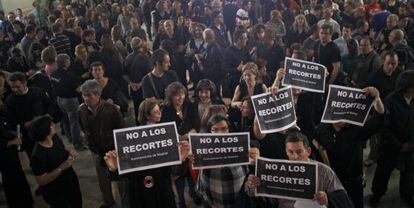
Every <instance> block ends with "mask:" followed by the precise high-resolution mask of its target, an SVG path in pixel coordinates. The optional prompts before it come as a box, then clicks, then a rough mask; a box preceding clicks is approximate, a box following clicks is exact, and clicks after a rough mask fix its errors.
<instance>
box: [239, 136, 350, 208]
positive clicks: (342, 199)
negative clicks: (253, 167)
mask: <svg viewBox="0 0 414 208" xmlns="http://www.w3.org/2000/svg"><path fill="white" fill-rule="evenodd" d="M285 146H286V148H285V151H286V155H287V157H288V158H289V160H294V161H309V162H315V163H317V167H318V172H317V174H318V191H317V192H316V193H315V195H314V200H315V201H316V202H317V203H318V204H320V205H321V206H325V207H352V204H351V202H350V200H349V197H348V195H347V193H346V191H345V189H344V187H343V186H342V184H341V182H340V181H339V179H338V177H337V176H336V174H335V172H334V171H333V170H332V169H331V168H330V167H328V166H327V165H325V164H323V163H320V162H317V161H313V160H311V159H310V158H309V156H310V155H311V148H310V146H309V141H308V139H307V137H306V136H305V135H304V134H302V133H301V132H299V131H297V130H290V131H289V133H288V134H287V137H286V140H285ZM246 185H247V189H246V190H247V192H248V193H249V195H253V191H254V189H256V188H257V187H258V186H260V178H259V177H257V176H255V175H249V177H248V179H247V182H246ZM269 200H271V201H272V200H273V201H275V199H269ZM274 203H275V202H274ZM295 203H296V201H295V200H287V199H278V204H279V206H278V207H282V208H288V207H296V206H297V205H296V206H295Z"/></svg>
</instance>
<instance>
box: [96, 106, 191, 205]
mask: <svg viewBox="0 0 414 208" xmlns="http://www.w3.org/2000/svg"><path fill="white" fill-rule="evenodd" d="M160 120H161V109H160V106H159V104H158V103H157V101H155V100H144V101H142V103H141V105H140V106H139V112H138V121H139V123H141V124H143V125H149V124H156V123H159V122H160ZM179 144H180V150H181V151H180V153H181V155H180V158H181V160H185V159H186V156H187V154H188V151H189V147H188V142H187V141H181V142H180V143H179ZM117 157H118V155H117V153H116V151H115V150H113V151H110V152H107V153H106V155H105V157H104V159H105V163H106V165H107V166H108V168H109V170H110V172H111V174H112V175H115V176H114V177H120V176H116V172H115V171H117V169H118V165H117ZM171 170H172V167H161V168H155V169H149V170H143V171H137V172H133V173H128V174H126V177H127V178H128V182H129V183H128V189H129V195H130V196H129V200H130V201H129V206H130V208H139V207H153V208H164V207H176V204H175V200H174V192H173V188H172V184H171V173H172V171H171ZM143 181H149V182H144V183H143Z"/></svg>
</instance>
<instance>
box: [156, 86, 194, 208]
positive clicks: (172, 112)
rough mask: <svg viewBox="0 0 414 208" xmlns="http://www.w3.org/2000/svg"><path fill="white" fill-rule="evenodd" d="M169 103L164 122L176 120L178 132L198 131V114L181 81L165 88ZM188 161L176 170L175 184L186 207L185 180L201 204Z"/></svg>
mask: <svg viewBox="0 0 414 208" xmlns="http://www.w3.org/2000/svg"><path fill="white" fill-rule="evenodd" d="M165 97H166V100H167V104H166V105H165V106H164V107H163V109H162V115H163V116H162V119H161V120H162V122H169V121H175V123H176V125H177V130H178V134H179V135H181V136H184V135H187V134H188V133H190V132H196V128H197V123H198V115H197V111H196V108H195V107H194V104H193V103H192V102H191V101H190V100H189V99H188V97H187V89H186V88H185V87H184V85H183V84H181V83H180V82H173V83H171V84H170V85H168V87H167V88H166V89H165ZM188 167H189V166H188V162H184V163H183V164H182V165H181V166H180V167H179V168H177V169H176V170H175V171H174V175H175V176H177V177H176V179H175V185H176V187H177V192H178V198H179V201H178V204H179V206H180V207H185V198H184V188H185V181H187V182H188V186H189V189H190V190H189V193H190V196H191V198H193V200H194V202H196V203H198V204H200V203H201V200H200V198H199V197H198V196H197V194H196V192H195V190H194V185H195V184H194V181H193V179H192V178H191V175H190V171H189V169H188Z"/></svg>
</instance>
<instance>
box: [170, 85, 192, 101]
mask: <svg viewBox="0 0 414 208" xmlns="http://www.w3.org/2000/svg"><path fill="white" fill-rule="evenodd" d="M180 93H184V94H185V96H186V99H187V93H188V92H187V89H186V88H185V87H184V85H183V84H181V82H178V81H175V82H173V83H171V84H169V85H168V86H167V88H165V98H166V99H167V101H168V102H171V99H172V97H174V96H177V95H179V94H180Z"/></svg>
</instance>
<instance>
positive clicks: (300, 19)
mask: <svg viewBox="0 0 414 208" xmlns="http://www.w3.org/2000/svg"><path fill="white" fill-rule="evenodd" d="M297 22H298V25H304V24H305V18H304V17H302V16H300V17H298V19H297Z"/></svg>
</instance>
